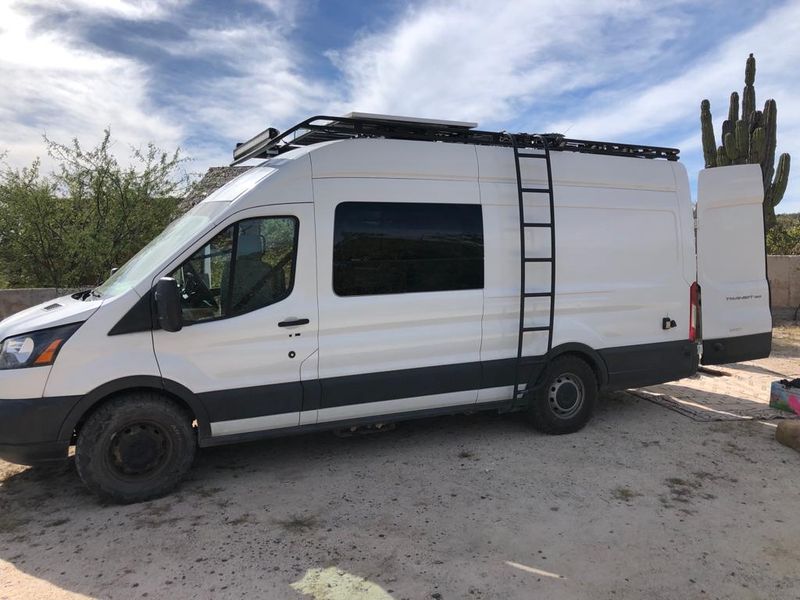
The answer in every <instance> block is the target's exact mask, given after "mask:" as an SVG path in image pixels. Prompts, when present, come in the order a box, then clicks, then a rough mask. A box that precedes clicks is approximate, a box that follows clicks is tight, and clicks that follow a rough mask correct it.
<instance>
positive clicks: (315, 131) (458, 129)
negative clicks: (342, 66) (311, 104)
mask: <svg viewBox="0 0 800 600" xmlns="http://www.w3.org/2000/svg"><path fill="white" fill-rule="evenodd" d="M476 127H477V123H468V122H462V121H437V120H432V119H416V118H412V117H397V116H391V115H375V114H368V113H350V114H348V115H346V116H343V117H333V116H326V115H317V116H315V117H311V118H309V119H306V120H305V121H302V122H301V123H298V124H297V125H295V126H293V127H290V128H289V129H287V130H286V131H284V132H283V133H280V132H279V131H278V130H277V129H274V128H272V127H270V128H268V129H266V130H264V131H262V132H261V133H259V134H258V135H256V136H255V137H253V138H251V139H249V140H248V141H246V142H243V143H240V144H236V148H234V150H233V162H232V163H231V166H233V165H238V164H240V163H242V162H244V161H246V160H250V159H255V158H259V159H265V158H270V157H273V156H278V155H279V154H282V153H284V152H288V151H289V150H294V149H295V148H299V147H302V146H310V145H312V144H319V143H321V142H329V141H332V140H343V139H351V138H388V139H395V140H420V141H428V142H449V143H460V144H479V145H483V146H508V147H512V146H513V145H514V144H516V146H517V147H518V148H538V149H543V148H544V145H545V144H546V145H547V147H548V148H549V149H550V150H551V151H568V152H582V153H588V154H606V155H611V156H631V157H636V158H663V159H666V160H670V161H676V160H678V158H679V154H680V150H678V149H677V148H661V147H658V146H641V145H636V144H617V143H613V142H597V141H590V140H575V139H570V138H566V137H564V136H563V135H561V134H558V133H546V134H534V133H515V134H510V133H508V132H505V131H482V130H479V129H476ZM512 135H513V137H514V139H513V141H512V139H511V136H512Z"/></svg>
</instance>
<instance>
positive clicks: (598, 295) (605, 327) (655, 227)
mask: <svg viewBox="0 0 800 600" xmlns="http://www.w3.org/2000/svg"><path fill="white" fill-rule="evenodd" d="M477 152H478V157H479V160H480V192H481V199H482V203H483V206H484V226H485V228H486V231H487V232H491V233H490V234H488V235H487V236H486V240H485V252H486V264H487V265H492V268H487V271H486V278H487V279H486V289H485V291H484V293H485V297H486V299H485V312H484V319H483V344H482V350H481V358H482V360H493V359H500V358H508V357H511V356H516V332H517V326H518V318H519V291H520V290H519V255H520V248H519V208H518V198H517V187H516V175H515V172H514V160H513V156H512V152H511V150H510V149H506V148H493V147H478V148H477ZM521 165H522V169H523V171H522V175H523V186H526V187H544V186H546V185H547V174H546V171H545V166H544V161H533V160H529V161H523V162H522V163H521ZM552 165H553V166H552V168H553V179H554V190H555V223H556V236H555V237H556V286H555V287H556V303H555V319H554V321H555V322H554V337H553V346H554V347H555V346H558V345H560V344H566V343H581V344H585V345H587V346H589V347H590V348H594V349H602V348H609V347H617V346H631V345H637V344H648V343H657V342H665V341H675V340H681V339H686V337H687V334H688V322H687V319H688V315H689V287H690V285H691V283H692V282H693V281H694V240H693V231H692V214H691V210H692V208H691V201H690V198H689V195H688V180H687V177H686V173H685V171H684V170H683V168H682V167H681V166H680V165H674V164H673V163H668V162H664V161H647V160H631V159H628V158H619V157H609V156H592V155H589V156H586V155H579V154H573V153H569V152H564V153H557V152H554V153H553V154H552ZM578 175H579V176H578ZM525 207H526V208H525V211H526V212H525V214H526V221H537V222H549V220H550V218H549V208H548V201H547V196H546V195H545V194H540V195H537V196H535V195H532V194H531V195H526V197H525ZM526 235H527V237H526V247H527V252H528V254H529V255H531V256H549V255H550V232H549V230H547V229H528V231H527V233H526ZM527 269H528V271H527V277H526V279H527V282H528V289H527V290H526V291H528V292H540V291H548V290H549V288H550V265H549V264H548V263H534V264H530V265H528V266H527ZM526 308H527V312H526V325H531V326H535V325H546V324H547V319H548V317H549V299H548V298H541V299H530V300H528V301H527V303H526ZM664 317H670V318H672V319H675V320H676V322H677V323H678V326H677V327H675V328H673V329H669V330H663V329H662V319H663V318H664ZM546 349H547V333H546V332H541V333H533V334H528V335H527V336H526V338H525V346H524V354H526V355H535V354H543V353H544V352H545V351H546Z"/></svg>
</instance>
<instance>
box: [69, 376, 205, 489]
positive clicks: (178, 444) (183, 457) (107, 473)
mask: <svg viewBox="0 0 800 600" xmlns="http://www.w3.org/2000/svg"><path fill="white" fill-rule="evenodd" d="M196 450H197V436H196V435H195V431H194V428H193V427H192V418H191V416H190V415H189V414H188V413H187V412H186V411H185V410H183V408H181V407H180V406H178V405H177V404H176V403H174V402H172V401H171V400H170V399H168V398H165V397H164V396H161V395H159V394H157V393H155V392H145V391H142V392H131V393H128V394H125V395H123V396H118V397H116V398H114V399H112V400H109V401H108V402H106V403H105V404H103V405H102V406H100V408H98V409H97V410H96V411H95V412H94V413H92V415H91V416H90V417H89V418H88V419H87V420H86V422H85V423H84V424H83V427H82V428H81V429H80V432H79V433H78V441H77V444H76V447H75V466H76V467H77V469H78V475H80V478H81V479H82V480H83V482H84V483H85V484H86V486H87V487H88V488H89V489H90V490H91V491H92V492H94V493H95V494H97V495H99V496H100V497H102V498H104V499H108V500H112V501H113V502H117V503H120V504H130V503H132V502H142V501H143V500H150V499H152V498H158V497H160V496H163V495H165V494H167V493H168V492H170V491H172V490H173V489H174V488H175V487H176V486H177V485H178V483H179V482H180V480H181V479H182V478H183V477H184V475H186V473H187V472H188V471H189V469H190V468H191V466H192V461H193V460H194V455H195V452H196Z"/></svg>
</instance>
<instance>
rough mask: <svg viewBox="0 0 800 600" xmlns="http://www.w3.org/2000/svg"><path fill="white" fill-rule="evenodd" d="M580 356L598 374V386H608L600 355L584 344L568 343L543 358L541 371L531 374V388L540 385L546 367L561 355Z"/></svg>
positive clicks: (603, 363)
mask: <svg viewBox="0 0 800 600" xmlns="http://www.w3.org/2000/svg"><path fill="white" fill-rule="evenodd" d="M568 353H569V354H582V355H583V356H585V357H586V358H588V359H589V362H590V364H591V366H593V367H595V370H596V371H597V374H598V378H597V379H598V381H597V384H598V386H599V387H600V388H601V389H602V388H603V387H605V386H606V385H607V384H608V365H607V364H606V361H605V360H604V359H603V357H602V356H601V355H600V353H599V352H598V351H597V350H595V349H593V348H590V347H589V346H587V345H586V344H581V343H579V342H568V343H566V344H560V345H558V346H556V347H555V348H553V349H551V350H550V352H549V353H548V354H547V356H546V357H545V359H544V361H543V363H544V365H543V367H542V369H541V370H540V371H539V372H538V373H535V374H533V377H531V379H532V384H533V385H532V387H536V386H538V385H540V384H541V383H542V377H543V376H544V374H545V372H546V371H547V365H548V364H549V363H550V362H552V361H553V360H555V359H556V358H558V357H559V356H561V355H562V354H568Z"/></svg>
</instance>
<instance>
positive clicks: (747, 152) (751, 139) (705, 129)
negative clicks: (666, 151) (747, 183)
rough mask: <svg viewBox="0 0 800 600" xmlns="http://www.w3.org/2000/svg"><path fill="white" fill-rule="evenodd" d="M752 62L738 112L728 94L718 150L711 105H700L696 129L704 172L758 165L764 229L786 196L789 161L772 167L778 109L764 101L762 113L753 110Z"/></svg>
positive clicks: (772, 102) (753, 61)
mask: <svg viewBox="0 0 800 600" xmlns="http://www.w3.org/2000/svg"><path fill="white" fill-rule="evenodd" d="M755 80H756V59H755V57H754V56H753V55H752V54H750V56H749V57H748V58H747V62H746V64H745V70H744V84H745V85H744V89H743V90H742V97H741V113H740V112H739V94H738V93H737V92H732V93H731V96H730V104H729V106H728V118H727V119H726V120H725V121H724V122H723V123H722V134H721V136H720V137H721V140H722V145H720V146H718V145H717V142H716V139H715V137H714V124H713V120H712V116H711V103H710V102H709V101H708V100H703V101H702V102H701V103H700V125H701V132H702V140H703V158H704V159H705V165H706V168H707V169H708V168H712V167H726V166H728V165H741V164H758V165H760V166H761V174H762V176H763V182H764V223H765V226H766V227H767V228H770V227H772V225H774V223H775V207H776V206H777V205H778V203H780V201H781V200H782V199H783V196H784V194H785V193H786V184H787V182H788V181H789V167H790V165H791V157H790V156H789V155H788V154H781V156H780V158H779V159H778V165H777V168H776V166H775V152H776V150H777V135H776V132H777V117H778V109H777V105H776V104H775V100H772V99H770V100H767V101H766V102H765V103H764V110H763V111H760V110H756V90H755V87H754V83H755Z"/></svg>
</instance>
